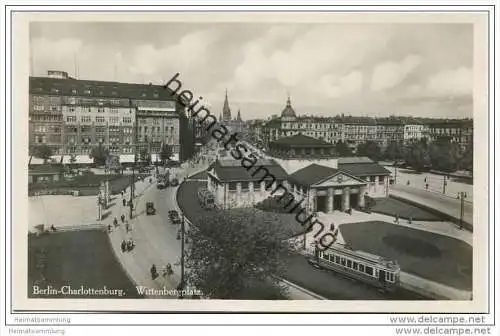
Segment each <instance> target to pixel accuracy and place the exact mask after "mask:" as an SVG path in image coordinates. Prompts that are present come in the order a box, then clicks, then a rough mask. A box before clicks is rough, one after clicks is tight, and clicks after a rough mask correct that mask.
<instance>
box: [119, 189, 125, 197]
mask: <svg viewBox="0 0 500 336" xmlns="http://www.w3.org/2000/svg"><path fill="white" fill-rule="evenodd" d="M120 193H121V194H122V198H123V195H124V194H123V190H122V191H121V192H120Z"/></svg>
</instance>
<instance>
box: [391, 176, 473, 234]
mask: <svg viewBox="0 0 500 336" xmlns="http://www.w3.org/2000/svg"><path fill="white" fill-rule="evenodd" d="M389 193H390V195H391V196H395V197H396V198H401V199H404V200H406V201H408V202H411V203H417V204H418V205H419V206H423V207H426V208H429V209H434V210H435V211H438V212H440V213H443V214H445V215H447V216H449V217H451V218H453V219H455V220H459V217H460V200H457V199H455V198H450V197H447V196H443V195H440V194H436V193H432V192H428V191H425V190H420V189H415V188H411V187H405V186H400V185H397V186H394V185H393V186H392V187H391V189H390V192H389ZM472 217H473V204H472V203H468V202H464V218H463V221H464V222H465V223H467V224H469V225H470V226H471V228H472V227H473V226H474V223H473V218H472Z"/></svg>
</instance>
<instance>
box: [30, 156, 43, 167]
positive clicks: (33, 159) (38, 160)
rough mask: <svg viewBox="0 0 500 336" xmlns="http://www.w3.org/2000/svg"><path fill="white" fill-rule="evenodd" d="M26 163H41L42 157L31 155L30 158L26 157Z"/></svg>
mask: <svg viewBox="0 0 500 336" xmlns="http://www.w3.org/2000/svg"><path fill="white" fill-rule="evenodd" d="M28 164H29V165H39V164H43V159H40V158H37V157H34V156H32V157H31V158H30V157H28Z"/></svg>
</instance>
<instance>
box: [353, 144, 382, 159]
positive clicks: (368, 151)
mask: <svg viewBox="0 0 500 336" xmlns="http://www.w3.org/2000/svg"><path fill="white" fill-rule="evenodd" d="M356 154H357V156H367V157H369V158H370V159H372V160H373V161H378V160H379V159H380V156H381V150H380V146H379V145H378V144H377V143H376V142H375V141H367V142H365V143H361V144H359V145H358V148H357V149H356Z"/></svg>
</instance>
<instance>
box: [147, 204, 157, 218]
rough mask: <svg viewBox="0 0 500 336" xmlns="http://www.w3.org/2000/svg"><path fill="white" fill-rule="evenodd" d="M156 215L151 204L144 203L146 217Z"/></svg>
mask: <svg viewBox="0 0 500 336" xmlns="http://www.w3.org/2000/svg"><path fill="white" fill-rule="evenodd" d="M155 214H156V209H155V205H154V203H153V202H147V203H146V215H148V216H150V215H155Z"/></svg>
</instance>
